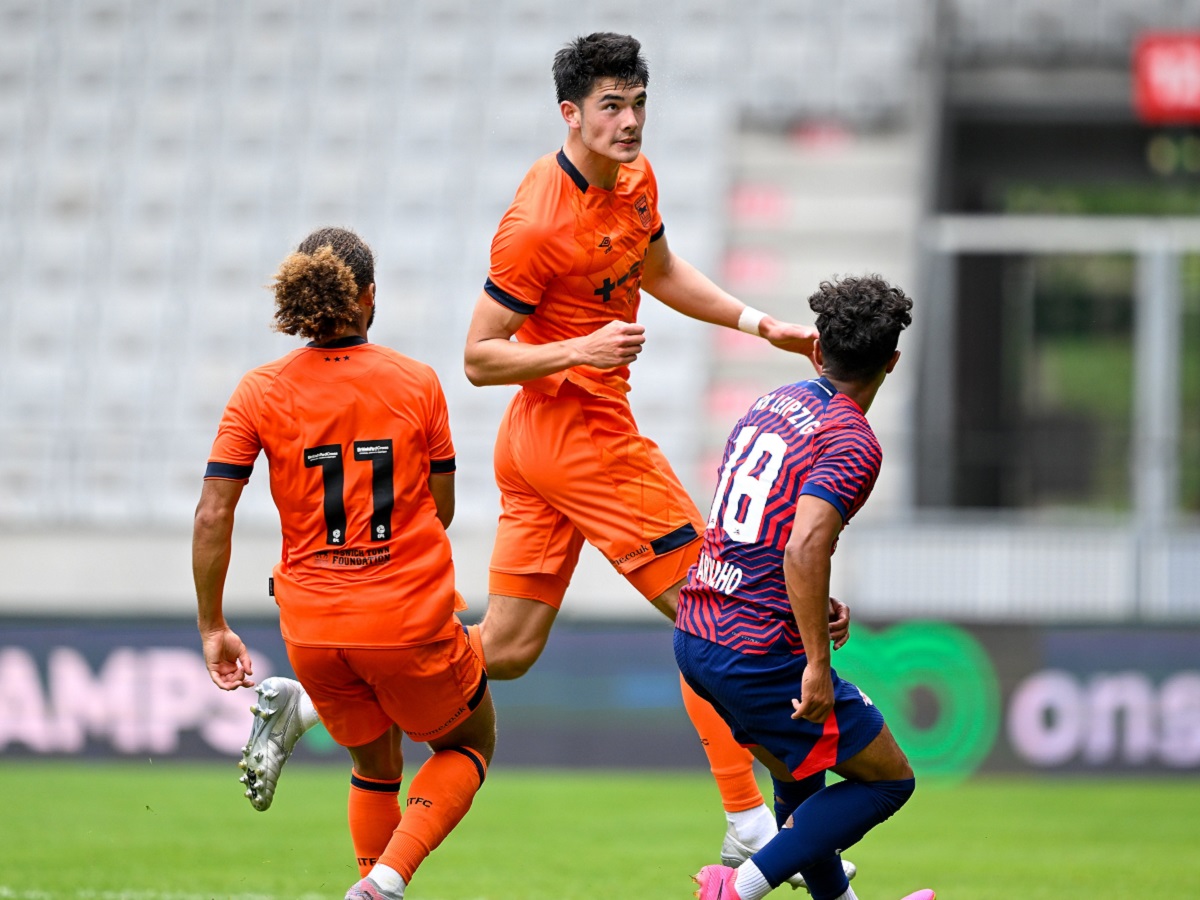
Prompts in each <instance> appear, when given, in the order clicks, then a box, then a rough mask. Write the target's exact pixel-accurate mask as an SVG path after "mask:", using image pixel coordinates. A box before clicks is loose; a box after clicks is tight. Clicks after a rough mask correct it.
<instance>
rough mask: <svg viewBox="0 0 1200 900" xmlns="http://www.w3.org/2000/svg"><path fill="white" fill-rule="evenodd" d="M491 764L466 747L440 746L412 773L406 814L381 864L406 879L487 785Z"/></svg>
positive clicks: (410, 877)
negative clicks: (485, 781) (481, 788)
mask: <svg viewBox="0 0 1200 900" xmlns="http://www.w3.org/2000/svg"><path fill="white" fill-rule="evenodd" d="M486 774H487V763H486V762H484V759H483V757H482V756H481V755H480V754H478V753H477V752H475V751H474V750H471V749H470V748H468V747H455V748H453V749H451V750H439V751H438V752H437V753H435V754H433V756H431V757H429V759H428V760H426V761H425V764H424V765H423V766H421V768H420V769H419V770H418V771H417V774H416V775H415V776H413V780H412V786H411V787H410V788H409V790H408V804H407V806H406V807H405V810H404V818H403V819H401V821H400V825H399V826H398V827H397V828H396V831H395V834H393V835H392V837H391V840H390V841H388V845H387V849H386V850H384V851H383V853H381V854H380V856H379V864H380V865H383V866H389V867H391V868H393V869H395V870H396V871H397V872H399V873H400V877H401V878H403V879H404V881H405V883H406V884H407V883H408V882H409V881H411V880H412V875H413V872H415V871H416V869H417V866H419V865H420V864H421V863H422V862H423V861H424V860H425V857H427V856H428V855H429V854H430V853H431V852H433V850H434V848H436V847H437V846H438V844H440V843H441V842H442V841H443V840H445V838H446V835H448V834H449V833H450V832H451V830H452V829H453V828H454V826H455V825H457V824H458V823H459V822H461V821H462V817H463V816H465V815H466V814H467V810H468V809H470V808H471V801H472V800H474V799H475V793H476V792H477V791H478V790H479V788H480V786H481V785H482V784H483V779H484V776H485V775H486Z"/></svg>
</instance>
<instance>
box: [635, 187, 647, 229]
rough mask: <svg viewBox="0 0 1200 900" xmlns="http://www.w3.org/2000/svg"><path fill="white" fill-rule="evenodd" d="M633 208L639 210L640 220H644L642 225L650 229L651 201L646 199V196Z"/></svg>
mask: <svg viewBox="0 0 1200 900" xmlns="http://www.w3.org/2000/svg"><path fill="white" fill-rule="evenodd" d="M633 208H634V209H636V210H637V214H638V218H639V219H641V220H642V225H643V226H644V227H646V228H649V227H650V221H651V219H650V201H649V200H647V199H646V195H645V194H642V196H640V197H638V198H637V200H635V201H634V203H633Z"/></svg>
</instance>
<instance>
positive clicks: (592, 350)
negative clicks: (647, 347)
mask: <svg viewBox="0 0 1200 900" xmlns="http://www.w3.org/2000/svg"><path fill="white" fill-rule="evenodd" d="M577 340H578V341H579V344H578V349H579V352H580V357H581V359H580V363H579V364H580V365H584V366H592V367H593V368H596V369H615V368H618V367H619V366H627V365H629V364H630V363H632V362H633V361H634V360H635V359H637V355H638V354H639V353H641V352H642V345H643V344H644V343H646V329H645V328H644V327H643V326H641V325H638V324H637V323H636V322H623V321H621V320H620V319H616V320H614V321H612V322H609V323H608V324H607V325H605V326H604V327H603V328H599V329H597V330H596V331H593V332H592V333H591V334H589V335H585V336H584V337H581V338H577Z"/></svg>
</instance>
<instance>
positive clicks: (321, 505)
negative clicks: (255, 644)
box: [192, 228, 495, 900]
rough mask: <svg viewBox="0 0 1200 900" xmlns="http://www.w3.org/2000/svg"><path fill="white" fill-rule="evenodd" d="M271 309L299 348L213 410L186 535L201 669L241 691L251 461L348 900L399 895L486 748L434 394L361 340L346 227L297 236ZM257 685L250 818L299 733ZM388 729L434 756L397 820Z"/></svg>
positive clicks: (397, 750) (439, 403) (395, 746)
mask: <svg viewBox="0 0 1200 900" xmlns="http://www.w3.org/2000/svg"><path fill="white" fill-rule="evenodd" d="M275 300H276V311H275V320H276V325H275V327H276V329H277V330H279V331H282V332H284V333H286V334H295V335H300V336H302V337H305V338H308V339H309V343H308V345H307V346H305V347H302V348H300V349H297V350H294V351H293V352H291V353H289V354H288V355H286V356H284V357H283V358H282V359H279V360H276V361H275V362H273V363H269V364H267V365H265V366H261V367H259V368H257V369H254V370H253V371H251V372H250V373H248V374H247V375H246V376H245V377H244V378H243V379H242V381H241V383H240V384H239V385H238V387H237V389H236V390H235V391H234V394H233V397H232V398H231V399H230V401H229V405H228V406H227V407H226V409H225V414H224V416H223V417H222V420H221V424H220V428H219V430H218V433H217V438H216V442H215V443H214V445H213V450H212V455H211V457H210V459H209V463H208V469H207V471H206V473H205V481H204V488H203V492H202V494H201V497H200V504H199V507H198V508H197V510H196V519H195V531H194V535H193V540H192V560H193V571H194V577H195V582H196V596H197V603H198V608H199V628H200V634H201V639H202V643H203V647H204V658H205V661H206V662H207V664H208V668H209V672H210V674H211V675H212V678H213V681H214V682H216V684H217V685H218V686H219V687H221V688H223V689H225V690H234V689H235V688H237V687H240V686H246V687H251V686H253V685H254V682H253V681H252V680H251V677H252V675H253V664H252V661H251V660H250V657H249V654H248V653H247V650H246V647H245V645H244V644H243V643H242V641H241V639H240V638H239V637H238V636H237V634H235V633H234V632H233V631H232V630H231V629H230V627H229V625H228V624H227V623H226V621H225V618H224V615H223V613H222V595H223V591H224V583H225V573H226V570H227V568H228V564H229V558H230V553H231V544H232V540H231V538H232V530H233V519H234V510H235V508H236V506H237V503H238V499H239V497H240V496H241V493H242V488H243V486H244V485H245V483H246V481H247V479H248V478H249V477H250V473H251V470H252V468H253V465H254V462H255V460H256V459H257V458H258V455H259V452H260V451H262V452H265V453H266V456H267V462H268V470H269V474H270V479H271V493H272V496H273V497H274V500H275V505H276V506H277V507H278V509H279V518H280V526H281V529H282V532H283V553H282V558H281V559H280V561H279V563H278V564H277V565H276V566H275V569H274V580H273V584H274V594H275V599H276V602H277V603H278V605H279V622H280V628H281V630H282V632H283V638H284V642H285V644H286V646H287V652H288V659H289V660H290V661H291V664H292V668H293V669H294V670H295V672H296V675H297V677H298V678H299V681H300V684H302V685H303V688H304V692H307V695H308V698H311V704H312V706H314V707H315V710H316V713H317V714H318V715H319V716H320V720H321V722H322V723H323V724H324V725H325V727H326V728H327V729H328V731H329V733H330V735H331V736H332V737H333V739H334V740H335V741H337V742H338V743H339V744H341V745H342V746H344V747H346V748H347V749H348V750H349V752H350V758H351V760H352V762H353V770H352V772H351V776H350V799H349V820H350V833H351V838H352V840H353V844H354V850H355V854H356V856H357V858H358V867H359V874H360V876H361V878H360V881H359V882H358V883H357V884H355V885H354V886H353V887H352V888H351V889H350V890H349V892H348V893H347V894H346V900H397V898H402V897H403V896H404V888H405V885H406V884H407V883H408V882H409V881H410V880H411V878H412V875H413V872H414V871H415V870H416V868H417V866H418V865H420V863H421V862H422V860H424V859H425V857H426V856H428V855H429V853H430V851H432V850H433V849H434V848H435V847H437V846H438V844H440V843H441V841H442V840H443V839H444V838H445V837H446V835H447V834H449V832H450V831H451V829H453V828H454V826H455V825H456V824H457V823H458V822H459V821H460V820H461V819H462V817H463V816H464V815H465V814H466V812H467V809H468V808H469V807H470V805H471V802H472V800H473V798H474V796H475V792H476V791H477V790H478V789H479V787H480V785H481V784H482V783H483V779H484V776H485V774H486V771H487V766H488V764H489V763H490V762H491V758H492V752H493V750H494V748H495V713H494V710H493V707H492V700H491V694H490V692H489V690H488V686H487V676H486V675H485V673H484V671H483V665H482V661H481V660H480V658H479V656H478V655H477V654H476V652H475V651H474V650H473V649H472V648H471V647H470V645H469V643H468V641H467V637H466V634H465V633H464V631H463V628H462V625H461V624H460V623H459V621H458V619H457V617H456V616H455V610H456V604H457V601H458V600H459V598H458V596H457V594H456V592H455V590H454V564H453V562H452V560H451V552H450V542H449V539H448V538H447V536H446V526H447V525H449V523H450V520H451V518H452V517H453V515H454V446H453V443H452V442H451V438H450V430H449V424H448V416H447V412H446V402H445V398H444V396H443V394H442V389H441V385H440V384H439V382H438V379H437V376H436V375H435V374H434V372H433V370H432V369H430V368H429V367H428V366H426V365H424V364H422V363H419V362H417V361H415V360H412V359H409V358H407V357H405V356H402V355H400V354H399V353H396V352H394V351H392V350H388V349H386V348H383V347H379V346H377V345H374V344H370V343H368V342H367V329H368V328H369V327H370V324H371V321H372V318H373V316H374V311H375V284H374V261H373V258H372V255H371V251H370V249H369V248H368V247H367V245H366V244H365V243H363V242H362V240H361V239H360V238H358V236H357V235H355V234H353V233H352V232H349V231H345V230H343V229H338V228H326V229H322V230H320V231H316V232H314V233H313V234H311V235H309V236H308V237H307V238H306V239H305V240H304V241H303V242H302V243H301V244H300V247H299V249H298V251H297V252H296V253H294V254H292V255H291V256H289V257H288V258H287V259H286V260H284V262H283V264H282V266H281V267H280V270H279V273H278V275H277V276H276V280H275ZM258 690H259V692H260V695H261V697H262V699H261V700H260V705H261V707H262V708H261V709H259V710H258V712H259V714H260V716H261V720H262V725H263V727H262V728H261V729H256V736H255V737H253V738H252V741H251V744H249V745H247V758H246V759H245V760H244V763H245V767H246V769H247V773H246V775H245V776H244V777H243V781H244V782H245V783H247V784H248V785H249V789H248V791H247V794H248V796H250V797H251V799H252V802H255V805H256V806H259V808H265V807H266V805H269V802H270V794H269V793H268V794H266V795H265V796H263V795H262V794H260V793H259V792H258V791H259V789H260V788H264V787H266V785H264V784H261V783H259V777H260V776H264V775H266V774H267V772H266V768H265V767H266V766H275V767H276V768H275V770H274V771H273V772H272V773H271V775H272V780H271V784H270V786H269V788H268V790H269V791H270V792H273V789H274V784H273V778H274V777H277V776H278V769H277V766H278V765H281V764H282V761H283V759H286V755H287V753H290V751H291V747H292V746H293V745H294V743H295V739H296V738H298V737H299V734H300V733H301V732H302V730H303V727H304V726H305V725H307V724H310V722H307V721H303V720H304V719H305V718H306V717H305V715H304V710H305V703H306V702H307V700H308V698H305V697H303V692H302V691H301V689H300V686H299V685H296V684H295V682H292V681H289V680H288V679H267V680H266V682H264V683H263V685H260V686H259V688H258ZM281 693H282V694H283V697H282V700H280V694H281ZM277 700H278V701H280V702H279V703H277V704H276V705H275V707H274V708H271V706H270V703H271V702H273V701H277ZM402 733H406V734H408V736H409V737H410V738H411V739H413V740H416V741H422V742H425V743H427V744H428V745H429V747H430V749H431V750H432V751H433V754H432V756H430V758H429V759H428V760H427V761H426V762H425V763H424V764H423V765H422V766H421V767H420V769H419V770H418V771H417V773H416V775H415V776H414V777H413V779H412V785H411V787H410V790H409V798H408V805H407V808H406V810H405V812H404V814H403V816H401V810H400V803H399V790H400V781H401V775H402V768H403V759H402V756H401V734H402ZM259 739H261V741H259ZM256 743H257V746H258V747H259V748H260V749H259V750H257V751H254V752H250V751H251V748H252V746H253V745H256ZM267 747H273V752H274V753H275V756H273V757H272V758H265V757H264V753H263V748H267Z"/></svg>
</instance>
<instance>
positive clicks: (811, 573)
mask: <svg viewBox="0 0 1200 900" xmlns="http://www.w3.org/2000/svg"><path fill="white" fill-rule="evenodd" d="M841 530H842V516H841V513H839V512H838V510H837V509H836V508H835V507H834V506H833V505H832V504H831V503H828V502H826V501H825V500H822V499H821V498H819V497H815V496H812V495H811V494H802V495H801V496H800V499H799V501H797V503H796V515H795V518H794V519H793V522H792V534H791V536H790V537H789V538H788V542H787V545H786V546H785V547H784V551H783V575H784V580H785V581H786V582H787V589H788V601H789V602H790V603H791V607H792V614H793V615H794V616H795V617H796V624H797V625H798V626H799V628H800V639H801V640H802V641H803V642H804V653H805V656H806V657H807V663H806V665H805V671H804V683H803V684H802V685H801V691H800V697H799V699H798V700H793V701H792V705H793V707H794V708H795V712H794V713H793V714H792V718H793V719H799V718H805V719H809V720H811V721H813V722H824V721H825V719H826V718H828V716H829V712H830V710H832V709H833V680H832V677H831V675H830V668H831V666H830V655H831V651H830V649H829V644H830V637H831V635H830V622H829V613H830V600H829V574H830V555H831V553H832V550H833V542H834V540H835V539H836V538H837V536H838V533H839V532H841Z"/></svg>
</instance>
